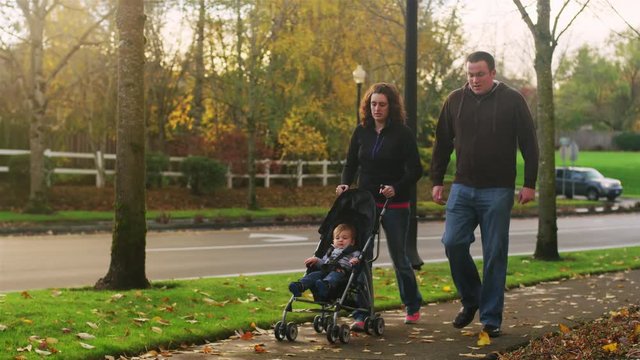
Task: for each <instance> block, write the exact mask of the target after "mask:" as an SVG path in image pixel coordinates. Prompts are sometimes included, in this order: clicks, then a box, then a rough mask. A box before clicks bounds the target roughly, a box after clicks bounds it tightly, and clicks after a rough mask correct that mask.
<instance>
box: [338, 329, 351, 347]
mask: <svg viewBox="0 0 640 360" xmlns="http://www.w3.org/2000/svg"><path fill="white" fill-rule="evenodd" d="M339 337H340V342H341V343H343V344H348V343H349V339H350V338H351V330H350V329H349V325H347V324H342V326H340V334H339Z"/></svg>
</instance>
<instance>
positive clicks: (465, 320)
mask: <svg viewBox="0 0 640 360" xmlns="http://www.w3.org/2000/svg"><path fill="white" fill-rule="evenodd" d="M476 311H478V307H477V306H474V307H463V308H462V309H460V312H459V313H458V315H456V318H455V319H453V327H454V328H456V329H462V328H463V327H465V326H467V325H469V324H471V322H472V321H473V318H474V317H475V316H476Z"/></svg>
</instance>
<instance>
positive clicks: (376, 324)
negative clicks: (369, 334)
mask: <svg viewBox="0 0 640 360" xmlns="http://www.w3.org/2000/svg"><path fill="white" fill-rule="evenodd" d="M373 332H374V333H375V334H376V335H378V336H380V335H382V334H384V319H383V318H381V317H377V318H376V319H375V320H373Z"/></svg>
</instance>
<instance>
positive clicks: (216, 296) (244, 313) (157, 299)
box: [0, 247, 640, 360]
mask: <svg viewBox="0 0 640 360" xmlns="http://www.w3.org/2000/svg"><path fill="white" fill-rule="evenodd" d="M562 256H563V258H564V261H558V262H541V261H537V260H534V259H532V258H531V257H528V256H518V257H511V258H510V262H509V271H508V279H507V284H508V286H509V287H517V286H520V285H530V284H534V283H537V282H540V281H547V280H555V279H560V278H567V277H572V276H575V275H577V274H586V273H600V272H607V271H614V270H624V269H631V268H640V247H631V248H620V249H610V250H598V251H589V252H573V253H564V254H562ZM479 267H480V268H481V266H480V265H479ZM299 275H302V270H301V273H300V274H282V275H265V276H251V277H243V276H241V277H234V278H214V279H200V280H190V281H167V282H157V283H154V284H153V287H152V288H150V289H145V290H131V291H120V292H116V291H93V290H91V289H49V290H34V291H28V292H22V293H8V294H1V295H0V354H2V355H3V358H11V359H14V358H15V359H17V358H19V359H25V360H26V359H40V358H41V357H42V356H43V355H46V354H49V353H50V354H51V355H50V356H49V357H48V358H52V359H55V358H58V359H66V360H73V359H104V356H105V355H112V356H115V357H116V358H117V355H120V354H124V355H136V354H140V353H143V352H145V351H147V350H151V349H158V348H177V347H179V346H180V345H181V344H190V343H194V342H198V343H200V342H202V341H203V340H204V339H206V340H209V341H213V340H216V339H223V338H226V337H228V336H229V335H231V334H233V333H234V331H236V330H245V331H246V330H251V327H252V324H254V326H257V327H258V328H262V329H268V328H271V327H272V326H273V324H274V323H275V322H276V321H277V320H278V319H279V318H280V317H281V315H282V310H283V307H284V305H285V304H286V302H287V301H288V299H289V297H290V295H289V294H288V292H287V290H286V288H287V284H288V283H289V282H290V281H293V280H295V279H297V278H298V277H299ZM418 281H419V283H420V290H421V292H422V294H423V298H424V299H425V302H434V301H443V300H450V299H453V298H454V297H455V296H456V295H455V288H454V285H453V283H452V281H451V278H450V277H449V268H448V265H447V264H446V263H437V264H428V265H426V266H424V267H423V270H422V271H420V272H419V274H418ZM374 285H375V293H376V299H375V302H376V308H378V309H380V310H382V309H391V308H397V307H398V306H399V304H400V301H399V298H398V291H397V287H396V283H395V276H394V274H393V270H392V269H389V268H376V269H375V270H374ZM296 306H304V305H300V304H299V303H296ZM293 315H295V316H292V317H291V319H296V320H297V321H303V320H310V319H311V318H312V316H313V315H314V314H313V313H309V312H302V313H299V314H293ZM19 350H22V351H19ZM37 351H39V352H40V353H38V352H37Z"/></svg>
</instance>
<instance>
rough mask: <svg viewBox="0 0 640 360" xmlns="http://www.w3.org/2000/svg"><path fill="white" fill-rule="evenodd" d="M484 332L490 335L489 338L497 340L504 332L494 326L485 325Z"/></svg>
mask: <svg viewBox="0 0 640 360" xmlns="http://www.w3.org/2000/svg"><path fill="white" fill-rule="evenodd" d="M482 331H484V332H486V333H487V334H489V337H492V338H497V337H499V336H500V335H502V332H501V331H500V328H499V327H495V326H492V325H485V326H484V327H483V328H482Z"/></svg>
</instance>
